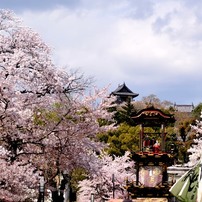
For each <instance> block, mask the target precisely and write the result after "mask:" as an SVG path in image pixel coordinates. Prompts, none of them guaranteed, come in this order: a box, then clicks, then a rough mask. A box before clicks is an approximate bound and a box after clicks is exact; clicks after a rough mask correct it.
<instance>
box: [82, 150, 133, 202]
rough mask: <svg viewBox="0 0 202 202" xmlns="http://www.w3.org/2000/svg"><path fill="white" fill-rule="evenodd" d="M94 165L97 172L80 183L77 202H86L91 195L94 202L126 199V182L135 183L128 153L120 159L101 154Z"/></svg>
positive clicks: (131, 162)
mask: <svg viewBox="0 0 202 202" xmlns="http://www.w3.org/2000/svg"><path fill="white" fill-rule="evenodd" d="M91 163H94V162H93V161H91ZM94 164H95V165H96V170H97V172H94V173H93V174H92V175H90V176H89V178H88V179H85V180H83V181H81V182H80V184H79V185H80V190H79V197H78V201H79V202H88V201H89V199H90V196H91V194H94V199H95V201H96V202H99V201H100V202H101V201H103V199H110V198H113V197H115V198H119V199H120V198H124V197H126V195H127V193H126V192H125V188H124V186H126V181H127V180H129V181H135V170H134V162H133V161H131V160H130V157H129V152H126V153H125V155H124V156H121V157H113V156H108V155H106V154H102V155H101V156H100V157H99V159H97V162H96V163H94ZM94 168H95V167H94Z"/></svg>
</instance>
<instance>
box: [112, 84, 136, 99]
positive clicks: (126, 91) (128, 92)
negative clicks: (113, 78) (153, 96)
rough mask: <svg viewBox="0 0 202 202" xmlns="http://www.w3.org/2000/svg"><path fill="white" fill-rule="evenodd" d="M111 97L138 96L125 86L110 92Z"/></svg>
mask: <svg viewBox="0 0 202 202" xmlns="http://www.w3.org/2000/svg"><path fill="white" fill-rule="evenodd" d="M112 94H113V95H119V96H131V97H137V96H138V95H139V94H137V93H133V92H132V91H131V90H130V89H129V88H128V87H127V86H126V84H125V83H124V84H122V85H119V86H118V88H117V89H116V90H115V91H113V92H112Z"/></svg>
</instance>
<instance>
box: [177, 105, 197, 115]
mask: <svg viewBox="0 0 202 202" xmlns="http://www.w3.org/2000/svg"><path fill="white" fill-rule="evenodd" d="M174 108H175V110H176V111H178V112H188V113H190V112H192V111H193V110H194V105H193V104H191V105H190V104H174Z"/></svg>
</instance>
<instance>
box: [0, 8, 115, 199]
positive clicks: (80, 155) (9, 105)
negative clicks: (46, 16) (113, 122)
mask: <svg viewBox="0 0 202 202" xmlns="http://www.w3.org/2000/svg"><path fill="white" fill-rule="evenodd" d="M90 84H91V81H90V79H85V78H84V76H83V75H80V74H78V72H71V71H69V72H67V71H63V70H61V69H59V68H57V67H56V66H55V65H54V63H53V62H52V60H51V50H50V48H49V47H48V46H47V45H46V44H45V43H44V42H43V41H42V40H41V38H40V36H39V35H38V34H37V33H35V32H34V31H33V30H31V29H30V28H27V27H25V26H24V25H23V23H22V22H21V21H20V20H19V19H18V18H17V17H16V16H15V15H14V13H12V12H11V11H7V10H0V144H1V150H0V157H1V158H0V161H1V165H2V168H1V169H2V172H0V199H1V200H5V201H23V200H24V199H26V198H33V197H34V194H36V192H37V191H38V181H39V180H38V174H39V172H40V173H42V174H43V175H44V177H45V185H46V188H49V189H51V190H52V193H54V194H55V196H56V195H57V193H58V191H57V188H58V185H57V183H55V182H56V181H55V177H56V176H58V175H60V174H61V173H63V172H64V171H65V172H70V171H71V170H72V169H74V168H75V167H84V168H85V169H86V170H88V171H89V172H90V171H91V170H92V165H91V164H90V160H91V151H98V150H100V149H101V148H102V146H103V145H102V144H101V143H99V142H98V141H97V140H96V134H97V133H98V132H102V131H104V130H107V129H108V127H111V126H103V127H100V125H99V121H98V120H100V119H107V120H110V119H111V114H109V113H108V112H107V110H106V109H107V107H108V106H109V105H110V103H112V99H113V98H107V89H101V90H98V89H96V88H93V89H92V91H91V93H89V94H87V93H86V92H87V89H88V87H89V86H90ZM106 98H107V99H106ZM6 176H9V177H7V178H6ZM18 185H19V186H18ZM16 195H18V197H17V196H16ZM58 197H59V196H58ZM53 201H54V200H53ZM55 201H57V196H56V197H55Z"/></svg>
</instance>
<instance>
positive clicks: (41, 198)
mask: <svg viewBox="0 0 202 202" xmlns="http://www.w3.org/2000/svg"><path fill="white" fill-rule="evenodd" d="M44 185H45V180H44V176H40V181H39V198H38V202H44Z"/></svg>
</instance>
